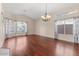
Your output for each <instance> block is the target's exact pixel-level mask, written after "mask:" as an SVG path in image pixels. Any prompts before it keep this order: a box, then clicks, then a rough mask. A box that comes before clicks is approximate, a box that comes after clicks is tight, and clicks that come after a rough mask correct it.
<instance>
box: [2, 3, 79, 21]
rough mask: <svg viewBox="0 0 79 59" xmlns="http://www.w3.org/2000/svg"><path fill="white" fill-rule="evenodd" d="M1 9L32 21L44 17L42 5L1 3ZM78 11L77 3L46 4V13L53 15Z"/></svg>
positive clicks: (43, 6)
mask: <svg viewBox="0 0 79 59" xmlns="http://www.w3.org/2000/svg"><path fill="white" fill-rule="evenodd" d="M2 6H3V9H4V10H6V11H7V12H8V13H10V14H13V15H25V16H29V17H31V18H32V19H37V18H38V17H40V16H41V15H44V12H45V4H44V3H3V4H2ZM74 9H79V4H78V3H47V10H48V13H51V14H53V15H61V14H64V13H67V12H69V11H72V10H74Z"/></svg>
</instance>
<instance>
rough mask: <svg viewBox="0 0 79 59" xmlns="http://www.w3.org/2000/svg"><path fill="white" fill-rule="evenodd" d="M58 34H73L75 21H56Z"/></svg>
mask: <svg viewBox="0 0 79 59" xmlns="http://www.w3.org/2000/svg"><path fill="white" fill-rule="evenodd" d="M56 29H57V33H58V34H73V19H67V20H59V21H56Z"/></svg>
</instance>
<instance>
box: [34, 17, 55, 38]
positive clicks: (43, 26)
mask: <svg viewBox="0 0 79 59" xmlns="http://www.w3.org/2000/svg"><path fill="white" fill-rule="evenodd" d="M53 22H54V20H53V18H51V20H50V21H48V22H44V21H42V19H40V18H39V19H38V20H36V21H35V25H36V26H35V34H37V35H41V36H45V37H50V38H54V23H53Z"/></svg>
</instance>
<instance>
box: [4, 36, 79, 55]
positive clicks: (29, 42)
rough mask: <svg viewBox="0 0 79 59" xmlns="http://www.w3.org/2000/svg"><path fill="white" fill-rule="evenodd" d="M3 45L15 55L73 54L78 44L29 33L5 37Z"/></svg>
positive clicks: (78, 52) (76, 51) (77, 49)
mask: <svg viewBox="0 0 79 59" xmlns="http://www.w3.org/2000/svg"><path fill="white" fill-rule="evenodd" d="M3 47H5V48H10V52H11V54H12V55H15V56H16V55H17V56H75V55H77V56H78V55H79V45H78V44H73V43H68V42H64V41H60V40H54V39H49V38H45V37H41V36H35V35H29V36H21V37H14V38H9V39H6V40H5V42H4V45H3Z"/></svg>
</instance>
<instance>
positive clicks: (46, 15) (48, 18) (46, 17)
mask: <svg viewBox="0 0 79 59" xmlns="http://www.w3.org/2000/svg"><path fill="white" fill-rule="evenodd" d="M41 18H42V20H43V21H45V22H47V21H49V20H50V19H51V16H50V15H48V14H47V4H45V14H44V16H41Z"/></svg>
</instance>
